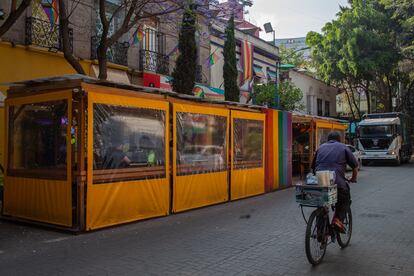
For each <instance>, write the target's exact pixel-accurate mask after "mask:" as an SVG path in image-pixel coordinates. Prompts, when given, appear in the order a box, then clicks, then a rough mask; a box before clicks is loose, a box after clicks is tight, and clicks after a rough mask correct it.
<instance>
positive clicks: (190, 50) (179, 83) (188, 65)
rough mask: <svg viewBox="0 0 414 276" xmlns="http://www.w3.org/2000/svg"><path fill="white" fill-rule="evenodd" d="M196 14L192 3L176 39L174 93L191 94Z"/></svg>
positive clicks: (193, 78) (195, 58)
mask: <svg viewBox="0 0 414 276" xmlns="http://www.w3.org/2000/svg"><path fill="white" fill-rule="evenodd" d="M195 32H196V14H195V6H194V4H193V3H192V2H189V5H188V6H187V7H186V9H185V11H184V14H183V19H182V24H181V30H180V34H179V37H178V50H179V53H180V54H179V56H178V58H177V62H176V66H175V68H174V71H173V73H172V77H173V80H172V86H173V89H174V91H176V92H178V93H183V94H189V95H192V94H193V88H194V84H195V77H196V75H195V74H196V65H197V46H196V41H195Z"/></svg>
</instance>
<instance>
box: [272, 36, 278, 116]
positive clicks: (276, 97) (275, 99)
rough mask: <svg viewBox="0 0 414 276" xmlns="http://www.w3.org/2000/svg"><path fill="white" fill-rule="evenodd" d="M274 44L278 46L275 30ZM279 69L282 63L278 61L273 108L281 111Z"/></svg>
mask: <svg viewBox="0 0 414 276" xmlns="http://www.w3.org/2000/svg"><path fill="white" fill-rule="evenodd" d="M273 44H274V46H276V32H275V31H274V30H273ZM279 69H280V62H279V61H278V60H276V83H275V90H276V91H275V97H274V99H273V106H274V108H276V109H279V103H280V98H279Z"/></svg>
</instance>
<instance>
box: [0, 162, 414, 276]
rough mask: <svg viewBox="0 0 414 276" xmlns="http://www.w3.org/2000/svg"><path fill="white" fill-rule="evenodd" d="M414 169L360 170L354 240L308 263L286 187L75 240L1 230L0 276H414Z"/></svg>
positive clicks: (25, 229)
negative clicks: (314, 264)
mask: <svg viewBox="0 0 414 276" xmlns="http://www.w3.org/2000/svg"><path fill="white" fill-rule="evenodd" d="M413 179H414V163H411V164H410V165H404V166H401V167H391V166H375V167H364V168H363V170H362V171H361V174H360V181H359V183H357V184H353V186H352V195H353V205H352V210H353V214H354V232H353V237H352V241H351V243H352V244H351V246H350V247H348V248H346V249H345V250H341V249H339V246H337V244H332V245H330V246H329V247H328V249H327V254H326V256H325V260H324V262H323V263H322V264H321V265H320V266H318V267H314V268H313V267H312V266H311V265H309V264H308V262H307V260H306V256H305V250H304V247H305V246H304V235H305V223H304V221H303V219H302V217H301V214H300V209H299V208H298V206H297V205H296V203H295V202H294V195H293V190H292V189H288V190H284V191H279V192H275V193H271V194H267V195H263V196H259V197H254V198H250V199H247V200H240V201H237V202H232V203H228V204H221V205H217V206H213V207H208V208H203V209H199V210H194V211H190V212H186V213H182V214H178V215H173V216H170V217H166V218H160V219H152V220H147V221H144V222H138V223H133V224H129V225H125V226H121V227H117V228H110V229H105V230H101V231H97V232H94V233H88V234H83V235H77V236H75V235H71V234H67V233H61V232H56V231H49V230H45V229H41V228H35V227H29V226H22V225H17V224H12V223H8V222H0V275H87V274H92V275H115V274H116V275H127V274H128V275H149V274H151V275H270V274H271V275H304V274H307V275H333V273H335V275H413V274H414V235H413V233H414V200H413V195H414V181H413Z"/></svg>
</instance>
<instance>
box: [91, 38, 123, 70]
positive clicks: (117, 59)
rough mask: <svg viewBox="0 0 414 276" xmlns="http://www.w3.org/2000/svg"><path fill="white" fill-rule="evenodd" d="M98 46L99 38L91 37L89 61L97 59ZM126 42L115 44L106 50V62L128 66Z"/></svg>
mask: <svg viewBox="0 0 414 276" xmlns="http://www.w3.org/2000/svg"><path fill="white" fill-rule="evenodd" d="M98 45H99V37H97V36H93V37H91V59H97V58H98V54H97V49H98ZM128 49H129V43H128V42H115V43H114V44H113V45H112V46H111V47H109V48H108V50H107V52H106V55H107V61H108V62H112V63H115V64H119V65H124V66H128Z"/></svg>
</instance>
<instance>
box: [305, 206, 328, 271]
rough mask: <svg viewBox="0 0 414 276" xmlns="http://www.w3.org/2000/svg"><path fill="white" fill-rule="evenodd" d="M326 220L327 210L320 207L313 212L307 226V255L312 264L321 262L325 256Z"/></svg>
mask: <svg viewBox="0 0 414 276" xmlns="http://www.w3.org/2000/svg"><path fill="white" fill-rule="evenodd" d="M326 220H327V219H326V216H325V210H324V209H323V208H318V209H316V210H315V211H313V212H312V214H311V216H310V217H309V221H308V225H307V226H306V237H305V247H306V257H307V258H308V261H309V262H310V263H311V264H312V265H318V264H320V263H321V262H322V260H323V257H324V256H325V252H326V245H327V224H326V223H327V221H326ZM328 223H329V222H328Z"/></svg>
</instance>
